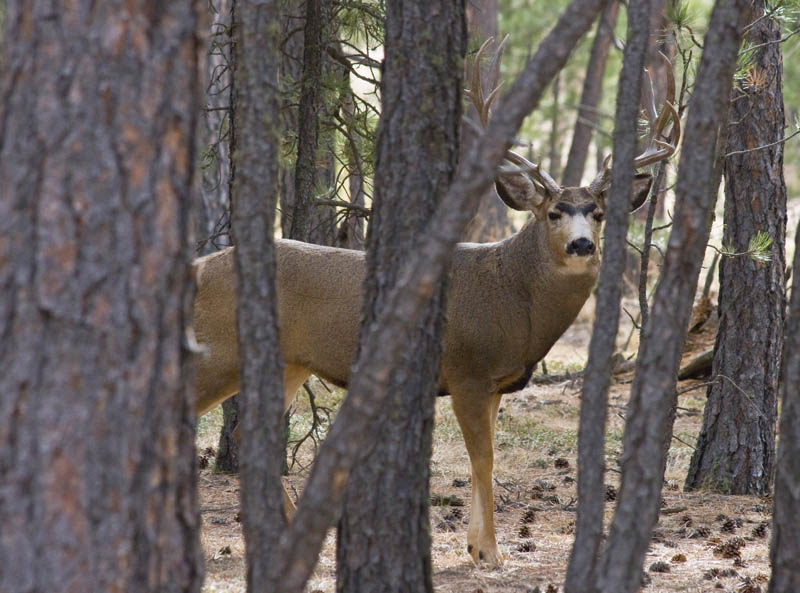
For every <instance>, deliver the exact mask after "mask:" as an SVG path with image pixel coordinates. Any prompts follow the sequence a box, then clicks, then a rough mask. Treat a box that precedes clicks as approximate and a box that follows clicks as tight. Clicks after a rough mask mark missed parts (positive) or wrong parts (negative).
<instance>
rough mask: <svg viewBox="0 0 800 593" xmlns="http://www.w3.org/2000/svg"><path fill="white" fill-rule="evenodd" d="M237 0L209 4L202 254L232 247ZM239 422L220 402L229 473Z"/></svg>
mask: <svg viewBox="0 0 800 593" xmlns="http://www.w3.org/2000/svg"><path fill="white" fill-rule="evenodd" d="M234 4H235V0H219V2H218V3H217V4H210V6H209V10H210V11H211V19H212V25H211V40H210V46H209V50H208V73H209V74H208V78H209V80H208V86H207V87H206V110H205V114H204V115H205V118H204V123H205V128H204V130H203V131H204V144H205V145H206V148H205V151H204V153H203V157H202V161H201V166H202V172H203V179H202V185H201V192H200V196H201V198H202V199H201V206H200V212H199V214H198V216H197V222H198V231H199V232H198V239H199V241H198V249H197V251H198V255H207V254H209V253H212V252H214V251H216V250H217V249H222V248H224V247H229V246H230V245H231V244H232V241H231V235H230V219H231V212H230V210H231V202H230V195H231V190H232V187H231V185H232V183H233V179H232V177H231V166H232V165H231V153H230V148H231V133H232V132H231V128H232V121H233V103H232V92H233V68H234V55H233V53H232V48H233V45H234V44H233V28H232V23H231V15H232V13H233V6H234ZM238 423H239V400H238V397H237V396H234V397H231V398H229V399H227V400H225V401H224V402H222V429H221V430H220V433H219V443H218V446H217V454H216V457H215V459H214V467H215V469H216V470H217V471H221V472H225V473H238V471H239V444H238V443H237V442H236V440H235V439H234V435H233V431H234V428H236V425H237V424H238Z"/></svg>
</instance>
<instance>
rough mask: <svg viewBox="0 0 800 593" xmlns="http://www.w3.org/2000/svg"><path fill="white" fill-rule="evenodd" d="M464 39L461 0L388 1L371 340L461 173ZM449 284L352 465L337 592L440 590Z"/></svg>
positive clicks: (372, 236) (370, 260) (369, 291)
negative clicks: (438, 401)
mask: <svg viewBox="0 0 800 593" xmlns="http://www.w3.org/2000/svg"><path fill="white" fill-rule="evenodd" d="M432 14H435V15H436V18H431V15H432ZM465 47H466V23H465V22H464V4H463V2H453V1H452V0H440V1H439V2H438V3H436V4H431V3H430V2H419V1H418V0H407V1H403V2H392V3H390V4H389V5H388V6H387V12H386V44H385V51H386V58H385V61H384V67H383V77H382V80H383V84H382V88H381V95H382V99H383V110H384V113H386V114H387V115H390V116H389V117H385V118H383V119H382V120H381V126H380V132H379V138H378V161H377V164H376V170H375V199H374V202H373V208H372V217H371V219H370V225H369V229H368V233H367V280H366V282H365V287H364V303H365V304H364V312H363V322H362V330H361V336H362V337H361V339H362V340H363V339H364V335H365V334H367V333H369V332H370V331H371V327H372V324H373V323H374V322H375V319H376V318H377V316H378V312H379V311H380V310H381V309H382V308H384V307H386V306H387V295H388V292H389V290H390V289H389V287H392V286H393V285H394V284H395V283H396V282H397V281H398V274H399V273H400V271H401V270H402V265H403V263H404V262H405V261H406V259H407V256H408V254H409V253H412V252H413V251H415V250H417V249H418V248H419V244H420V239H421V238H422V237H423V236H424V233H425V231H426V230H427V223H428V222H429V220H430V218H431V216H432V215H433V213H434V212H435V210H436V207H437V206H438V204H439V201H440V199H441V197H442V196H443V195H444V193H445V191H447V188H448V186H449V185H450V182H451V180H452V177H453V174H454V172H455V168H456V162H457V159H458V146H459V127H460V125H461V88H462V80H461V71H462V68H463V60H464V50H465ZM425 105H428V106H431V105H432V106H435V108H433V109H420V106H425ZM445 285H446V282H442V283H440V284H439V286H438V287H437V289H436V290H435V292H434V294H433V298H432V299H431V301H430V303H429V305H428V309H427V311H426V312H425V314H424V316H423V317H422V319H421V320H420V321H419V322H418V323H417V324H416V327H415V331H414V333H413V335H412V337H411V340H410V341H408V342H407V343H406V346H405V348H404V349H403V352H402V353H401V355H400V357H399V359H398V361H397V362H396V363H395V366H394V369H393V372H392V377H391V379H390V380H389V385H388V390H389V393H390V397H389V399H388V402H387V407H386V409H385V411H384V415H383V419H382V421H381V422H380V427H379V428H378V433H379V434H380V435H381V437H380V438H379V439H378V440H377V442H376V443H375V444H374V445H373V446H371V447H370V449H371V451H370V454H369V456H368V457H367V458H366V460H365V461H364V462H363V463H361V464H359V465H358V466H356V468H355V470H354V471H353V474H352V476H351V481H350V484H349V487H348V491H347V497H346V499H345V504H344V511H343V513H342V518H341V520H340V522H339V538H338V544H339V545H338V550H337V559H338V572H337V575H338V576H337V590H339V591H347V592H356V591H385V592H387V593H388V592H391V591H397V592H401V591H432V590H433V584H432V582H431V572H432V571H431V555H430V546H431V541H430V525H429V517H428V507H429V501H430V494H429V492H428V480H429V474H430V457H431V446H432V432H433V412H434V408H433V404H434V400H435V398H436V392H437V385H438V380H439V363H440V358H441V351H442V346H441V340H442V329H443V322H444V291H445ZM389 508H391V509H392V512H391V513H387V512H386V509H389Z"/></svg>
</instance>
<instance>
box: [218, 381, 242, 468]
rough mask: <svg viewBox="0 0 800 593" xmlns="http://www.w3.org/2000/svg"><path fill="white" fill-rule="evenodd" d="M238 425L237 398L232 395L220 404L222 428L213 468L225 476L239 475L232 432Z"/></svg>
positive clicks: (236, 450)
mask: <svg viewBox="0 0 800 593" xmlns="http://www.w3.org/2000/svg"><path fill="white" fill-rule="evenodd" d="M237 424H239V396H238V395H234V396H233V397H229V398H228V399H226V400H225V401H224V402H222V428H221V429H220V431H219V444H218V445H217V456H216V458H215V459H214V467H215V468H216V470H217V471H219V472H223V473H226V474H238V473H239V443H238V442H236V439H235V438H234V430H235V429H236V425H237Z"/></svg>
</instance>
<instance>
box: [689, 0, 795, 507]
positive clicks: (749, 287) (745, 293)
mask: <svg viewBox="0 0 800 593" xmlns="http://www.w3.org/2000/svg"><path fill="white" fill-rule="evenodd" d="M763 11H764V2H763V1H757V2H756V4H755V5H754V7H753V12H752V14H751V18H750V20H751V21H752V20H754V19H759V17H761V15H762V14H763ZM780 37H781V31H780V25H779V24H778V22H777V21H776V20H774V19H772V18H760V19H759V20H758V21H757V22H756V23H755V24H754V25H753V26H752V27H750V28H749V29H748V30H747V37H746V38H747V40H748V41H749V42H750V43H751V44H752V45H762V44H763V47H760V48H759V49H758V50H756V51H755V52H754V56H753V57H754V62H753V64H752V66H751V67H750V69H749V71H748V74H747V76H746V77H745V78H744V79H743V80H741V81H740V82H739V83H738V84H737V85H736V88H735V89H734V90H733V92H732V93H731V108H730V114H729V122H730V124H731V125H730V126H729V136H728V147H727V151H728V152H729V153H731V152H737V153H738V154H733V155H731V156H729V157H728V158H726V159H725V226H724V235H723V245H728V246H731V247H732V248H733V250H734V251H736V252H739V253H744V252H746V251H747V250H748V244H749V242H750V240H751V239H752V238H753V237H755V235H756V233H757V232H759V231H762V232H765V233H768V234H769V236H770V237H771V238H772V240H773V242H772V257H771V259H770V261H768V262H761V261H755V260H754V259H753V258H751V257H749V256H747V255H742V256H737V257H723V258H722V261H721V262H720V293H719V330H718V331H717V338H716V342H715V344H714V362H713V365H712V371H711V374H712V377H715V378H716V381H715V382H714V384H713V385H711V386H710V387H709V388H708V401H707V402H706V407H705V413H704V415H703V427H702V429H701V431H700V435H699V436H698V439H697V448H696V449H695V452H694V454H693V455H692V461H691V465H690V467H689V473H688V475H687V477H686V489H687V490H694V489H697V488H708V489H711V490H713V491H715V492H722V493H725V494H760V495H763V494H766V493H768V492H769V491H770V489H771V485H772V479H773V472H774V467H775V420H776V417H777V402H778V383H779V378H780V367H781V351H782V347H783V321H784V308H785V306H786V294H785V289H784V267H785V252H784V237H785V234H786V184H785V182H784V179H783V144H782V143H781V142H780V140H781V139H782V138H783V128H784V116H783V95H782V91H781V71H782V67H781V44H780V43H777V42H776V41H777V40H779V39H780ZM773 143H775V145H774V146H771V147H769V148H764V149H761V150H749V149H752V148H754V147H757V146H762V145H765V144H773ZM741 151H745V152H741Z"/></svg>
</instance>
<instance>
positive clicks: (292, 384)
mask: <svg viewBox="0 0 800 593" xmlns="http://www.w3.org/2000/svg"><path fill="white" fill-rule="evenodd" d="M309 376H311V372H310V371H309V370H308V369H306V368H305V367H301V366H298V365H294V364H287V365H286V367H285V368H284V369H283V396H284V397H283V401H284V409H287V410H288V409H289V406H290V405H291V403H292V401H294V396H295V395H296V394H297V390H298V389H300V387H301V386H302V385H303V383H305V382H306V380H307V379H308V378H309ZM283 508H284V510H285V511H286V516H287V517H289V518H291V517H292V515H294V512H295V510H296V507H295V505H294V501H293V500H292V498H291V496H289V493H288V492H286V487H285V486H284V487H283Z"/></svg>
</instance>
